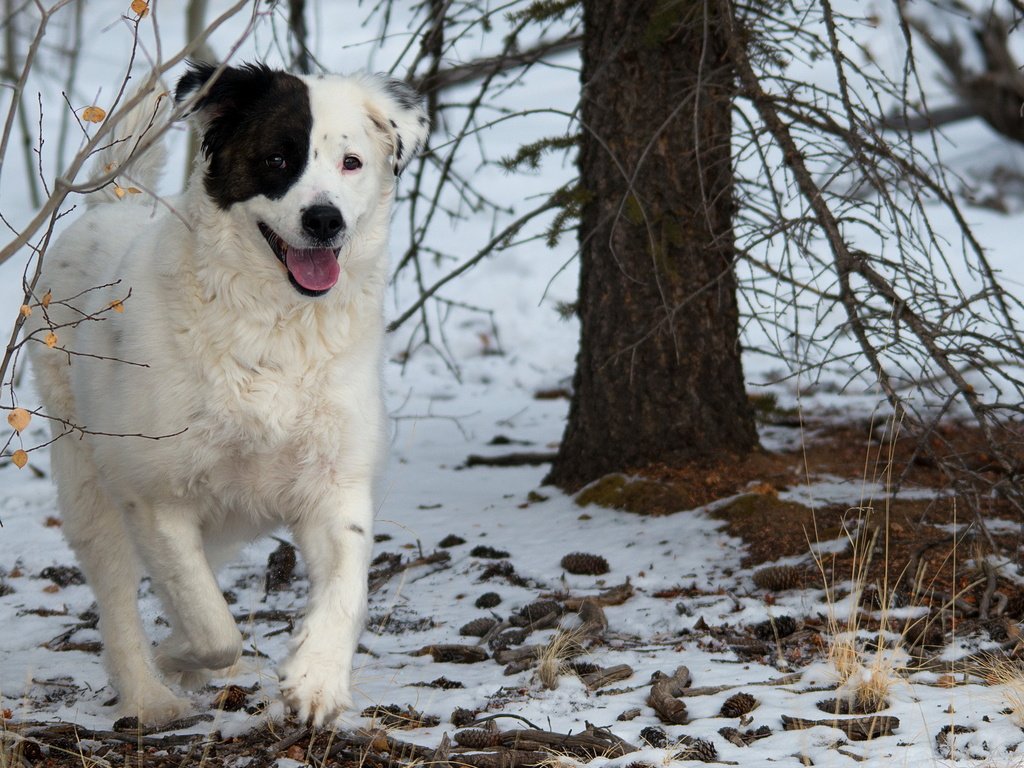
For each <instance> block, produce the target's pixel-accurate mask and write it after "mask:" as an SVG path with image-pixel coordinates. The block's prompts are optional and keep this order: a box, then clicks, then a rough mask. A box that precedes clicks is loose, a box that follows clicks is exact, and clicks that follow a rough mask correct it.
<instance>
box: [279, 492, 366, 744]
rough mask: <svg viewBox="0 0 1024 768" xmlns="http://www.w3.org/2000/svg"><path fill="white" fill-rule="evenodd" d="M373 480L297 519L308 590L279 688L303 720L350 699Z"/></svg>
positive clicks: (362, 615) (319, 717)
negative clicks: (303, 613) (303, 611)
mask: <svg viewBox="0 0 1024 768" xmlns="http://www.w3.org/2000/svg"><path fill="white" fill-rule="evenodd" d="M372 524H373V504H372V498H371V491H370V481H369V480H366V481H363V482H360V483H359V485H358V486H355V487H353V486H348V487H347V488H346V496H345V498H344V500H343V501H341V502H340V503H339V504H337V505H335V506H334V507H333V509H330V508H328V509H324V510H318V511H317V513H315V514H311V515H304V516H302V517H301V519H300V521H299V522H297V523H296V524H294V525H293V527H292V530H293V532H294V534H295V539H296V543H298V545H299V549H300V550H301V552H302V555H303V557H304V558H305V561H306V567H307V568H308V570H309V579H310V596H309V604H308V606H307V608H306V616H305V619H304V620H303V622H302V628H301V629H300V630H299V634H298V636H297V637H296V638H295V640H294V641H293V644H292V655H291V657H290V658H289V659H288V660H287V661H286V662H285V663H284V664H283V665H282V666H281V670H280V672H281V691H282V693H283V694H284V698H285V701H286V702H287V703H288V705H289V706H290V707H291V708H292V709H293V710H294V711H295V712H296V714H297V715H298V716H299V719H300V720H303V721H305V720H309V719H312V721H313V723H314V724H315V725H318V726H319V725H322V724H323V723H324V722H328V721H330V720H332V719H334V718H335V717H336V716H337V715H339V714H340V713H341V712H342V710H344V709H346V708H348V707H350V706H351V704H352V695H351V690H350V688H351V676H352V657H353V655H354V654H355V652H356V646H357V644H358V642H359V634H360V632H361V631H362V629H363V622H364V621H365V619H366V599H367V571H368V568H369V562H370V551H371V549H372V547H373V535H372V529H371V526H372Z"/></svg>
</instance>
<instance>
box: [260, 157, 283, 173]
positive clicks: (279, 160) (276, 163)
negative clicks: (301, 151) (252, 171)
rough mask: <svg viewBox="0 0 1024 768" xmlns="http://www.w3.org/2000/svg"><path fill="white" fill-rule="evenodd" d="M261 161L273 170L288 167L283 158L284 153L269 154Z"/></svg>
mask: <svg viewBox="0 0 1024 768" xmlns="http://www.w3.org/2000/svg"><path fill="white" fill-rule="evenodd" d="M263 162H265V163H266V164H267V167H268V168H273V169H274V170H275V171H280V170H281V169H283V168H287V167H288V162H287V161H286V160H285V159H284V155H269V156H268V157H267V158H266V159H265V160H264V161H263Z"/></svg>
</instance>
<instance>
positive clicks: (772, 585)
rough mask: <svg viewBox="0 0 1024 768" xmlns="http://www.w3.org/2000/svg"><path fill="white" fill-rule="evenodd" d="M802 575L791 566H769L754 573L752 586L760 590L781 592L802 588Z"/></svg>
mask: <svg viewBox="0 0 1024 768" xmlns="http://www.w3.org/2000/svg"><path fill="white" fill-rule="evenodd" d="M803 582H804V578H803V573H802V572H801V570H800V569H799V568H794V567H793V566H792V565H769V566H767V567H766V568H761V569H760V570H757V571H754V584H755V585H757V586H758V587H760V588H761V589H767V590H770V591H772V592H782V591H783V590H786V589H794V588H796V587H800V586H803Z"/></svg>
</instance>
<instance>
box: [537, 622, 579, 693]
mask: <svg viewBox="0 0 1024 768" xmlns="http://www.w3.org/2000/svg"><path fill="white" fill-rule="evenodd" d="M586 634H587V633H586V632H585V631H583V630H582V628H574V629H560V630H558V631H557V632H556V633H555V636H554V637H552V638H551V641H550V642H549V643H548V644H547V645H546V646H544V648H542V649H541V650H540V652H539V654H538V659H539V663H538V664H537V679H538V680H540V682H541V685H543V686H544V687H545V688H547V689H548V690H552V691H553V690H555V689H556V688H557V687H558V677H559V675H561V674H562V673H563V672H564V671H565V669H564V667H565V662H566V661H568V660H569V659H572V658H574V657H576V656H579V655H580V654H582V653H584V652H585V651H586V649H585V648H584V647H583V639H584V637H586Z"/></svg>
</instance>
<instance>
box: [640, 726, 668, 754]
mask: <svg viewBox="0 0 1024 768" xmlns="http://www.w3.org/2000/svg"><path fill="white" fill-rule="evenodd" d="M640 738H641V739H643V740H644V741H645V742H647V743H648V744H650V745H651V746H652V747H654V748H656V749H664V748H665V747H667V746H668V734H666V733H665V731H664V730H663V729H661V728H659V727H658V726H656V725H649V726H647V727H646V728H643V729H641V731H640Z"/></svg>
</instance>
